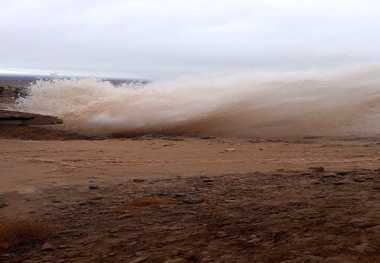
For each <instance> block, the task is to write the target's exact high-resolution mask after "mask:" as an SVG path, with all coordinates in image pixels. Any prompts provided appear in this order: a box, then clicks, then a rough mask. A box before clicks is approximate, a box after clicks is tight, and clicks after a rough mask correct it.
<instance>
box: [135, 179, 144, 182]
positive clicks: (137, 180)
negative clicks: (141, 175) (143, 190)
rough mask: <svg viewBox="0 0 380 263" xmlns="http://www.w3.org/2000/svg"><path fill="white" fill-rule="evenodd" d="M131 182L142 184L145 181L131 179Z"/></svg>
mask: <svg viewBox="0 0 380 263" xmlns="http://www.w3.org/2000/svg"><path fill="white" fill-rule="evenodd" d="M133 182H135V183H142V182H145V180H144V179H133Z"/></svg>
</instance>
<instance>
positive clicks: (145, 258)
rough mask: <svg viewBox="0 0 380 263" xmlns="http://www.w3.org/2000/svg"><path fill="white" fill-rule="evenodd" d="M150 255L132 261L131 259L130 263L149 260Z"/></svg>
mask: <svg viewBox="0 0 380 263" xmlns="http://www.w3.org/2000/svg"><path fill="white" fill-rule="evenodd" d="M147 259H148V257H147V256H141V257H138V258H136V259H134V260H132V261H129V263H140V262H143V261H145V260H147Z"/></svg>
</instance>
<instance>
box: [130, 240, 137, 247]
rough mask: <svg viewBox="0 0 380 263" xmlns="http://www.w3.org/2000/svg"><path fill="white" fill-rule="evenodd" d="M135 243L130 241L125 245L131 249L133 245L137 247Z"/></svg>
mask: <svg viewBox="0 0 380 263" xmlns="http://www.w3.org/2000/svg"><path fill="white" fill-rule="evenodd" d="M137 243H138V242H137V241H132V242H129V243H128V244H127V246H128V247H133V246H134V245H137Z"/></svg>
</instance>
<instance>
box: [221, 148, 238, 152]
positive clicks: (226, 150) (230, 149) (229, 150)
mask: <svg viewBox="0 0 380 263" xmlns="http://www.w3.org/2000/svg"><path fill="white" fill-rule="evenodd" d="M224 151H225V152H228V153H229V152H234V151H236V149H235V148H227V149H225V150H224Z"/></svg>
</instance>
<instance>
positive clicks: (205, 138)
mask: <svg viewBox="0 0 380 263" xmlns="http://www.w3.org/2000/svg"><path fill="white" fill-rule="evenodd" d="M213 139H216V137H215V136H203V137H201V140H213Z"/></svg>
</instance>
